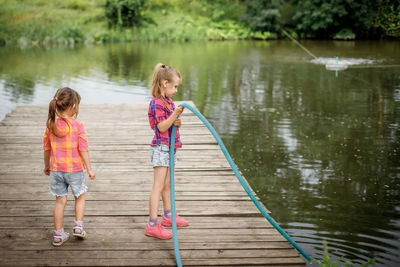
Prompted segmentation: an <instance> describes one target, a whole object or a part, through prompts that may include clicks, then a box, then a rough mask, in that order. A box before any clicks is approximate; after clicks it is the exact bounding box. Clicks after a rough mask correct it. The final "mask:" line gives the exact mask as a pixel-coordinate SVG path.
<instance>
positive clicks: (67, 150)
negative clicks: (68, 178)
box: [43, 118, 89, 172]
mask: <svg viewBox="0 0 400 267" xmlns="http://www.w3.org/2000/svg"><path fill="white" fill-rule="evenodd" d="M67 121H68V123H69V126H68V124H67V123H66V122H65V121H64V120H62V119H56V128H57V133H58V134H59V135H60V136H62V137H57V136H55V135H54V134H52V133H51V131H50V129H49V128H46V131H45V133H44V137H43V149H44V150H45V151H46V150H50V170H51V171H57V172H80V171H82V170H83V169H84V168H85V166H84V163H83V160H82V157H81V154H80V152H79V151H88V150H89V149H88V142H87V137H86V133H85V129H84V127H83V123H82V122H80V121H77V120H74V119H70V118H68V119H67Z"/></svg>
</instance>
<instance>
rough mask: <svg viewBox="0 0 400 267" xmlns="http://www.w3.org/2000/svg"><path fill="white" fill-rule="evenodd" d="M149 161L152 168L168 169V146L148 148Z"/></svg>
mask: <svg viewBox="0 0 400 267" xmlns="http://www.w3.org/2000/svg"><path fill="white" fill-rule="evenodd" d="M150 160H151V163H152V164H153V167H169V146H167V145H162V144H161V145H156V146H150ZM176 161H177V160H176V149H175V154H174V163H176Z"/></svg>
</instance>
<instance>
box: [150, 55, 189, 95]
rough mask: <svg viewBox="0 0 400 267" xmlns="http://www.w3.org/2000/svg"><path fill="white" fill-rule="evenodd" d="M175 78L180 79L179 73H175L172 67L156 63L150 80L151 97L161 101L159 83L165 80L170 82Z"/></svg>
mask: <svg viewBox="0 0 400 267" xmlns="http://www.w3.org/2000/svg"><path fill="white" fill-rule="evenodd" d="M175 77H178V78H179V79H182V78H181V74H180V73H179V71H177V70H176V69H174V68H173V67H170V66H166V65H164V64H162V63H158V64H157V65H156V67H155V68H154V72H153V79H152V83H151V95H152V96H153V97H157V98H159V99H162V97H161V96H162V95H161V88H162V87H161V83H162V82H163V81H165V80H167V81H168V82H172V80H173V79H174V78H175ZM162 100H163V99H162Z"/></svg>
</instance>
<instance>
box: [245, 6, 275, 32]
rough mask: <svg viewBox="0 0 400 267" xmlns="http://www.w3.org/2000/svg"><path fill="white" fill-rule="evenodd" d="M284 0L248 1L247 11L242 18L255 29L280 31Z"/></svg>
mask: <svg viewBox="0 0 400 267" xmlns="http://www.w3.org/2000/svg"><path fill="white" fill-rule="evenodd" d="M282 4H283V1H282V0H257V1H246V4H245V5H246V11H245V14H244V15H243V18H242V20H243V21H244V22H246V23H247V24H248V25H249V26H250V28H251V29H252V30H253V31H262V32H266V31H270V32H279V30H280V27H281V23H280V17H281V12H280V9H281V6H282Z"/></svg>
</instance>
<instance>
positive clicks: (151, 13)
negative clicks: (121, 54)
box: [0, 0, 400, 45]
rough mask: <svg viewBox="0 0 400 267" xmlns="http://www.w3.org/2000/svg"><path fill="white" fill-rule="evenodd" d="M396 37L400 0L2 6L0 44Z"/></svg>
mask: <svg viewBox="0 0 400 267" xmlns="http://www.w3.org/2000/svg"><path fill="white" fill-rule="evenodd" d="M282 29H286V30H287V31H288V32H290V33H291V34H292V36H293V37H297V38H312V39H379V38H395V39H398V38H400V0H358V1H355V0H325V1H320V0H302V1H300V0H252V1H244V0H215V1H211V0H171V1H167V0H148V1H145V0H103V1H96V0H52V1H47V0H19V1H14V0H1V1H0V44H21V45H25V44H74V43H82V42H87V43H103V42H116V41H138V40H141V41H169V40H171V41H191V40H238V39H262V40H266V39H276V38H281V37H282V34H281V30H282Z"/></svg>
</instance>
